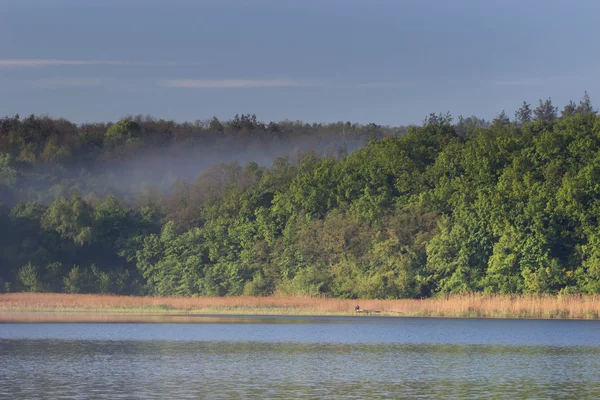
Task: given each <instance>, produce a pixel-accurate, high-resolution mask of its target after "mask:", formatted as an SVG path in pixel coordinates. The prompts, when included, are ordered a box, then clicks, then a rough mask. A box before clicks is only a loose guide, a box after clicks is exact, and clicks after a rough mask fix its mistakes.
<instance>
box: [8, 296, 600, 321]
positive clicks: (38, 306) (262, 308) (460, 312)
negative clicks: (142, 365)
mask: <svg viewBox="0 0 600 400" xmlns="http://www.w3.org/2000/svg"><path fill="white" fill-rule="evenodd" d="M356 305H359V306H360V308H361V310H362V311H363V312H361V313H359V314H357V313H356V312H355V311H354V307H355V306H356ZM0 312H1V313H2V315H4V316H5V317H4V319H5V320H6V319H7V318H8V317H6V316H7V315H10V313H13V312H40V313H111V314H114V313H117V314H179V315H181V314H204V315H211V314H213V315H214V314H231V315H233V314H236V315H386V316H409V317H480V318H545V319H599V318H600V296H579V295H563V296H549V295H540V296H537V295H514V296H513V295H491V296H490V295H482V294H469V295H458V296H451V297H445V298H436V299H423V300H410V299H405V300H346V299H328V298H305V297H134V296H113V295H87V294H55V293H8V294H0Z"/></svg>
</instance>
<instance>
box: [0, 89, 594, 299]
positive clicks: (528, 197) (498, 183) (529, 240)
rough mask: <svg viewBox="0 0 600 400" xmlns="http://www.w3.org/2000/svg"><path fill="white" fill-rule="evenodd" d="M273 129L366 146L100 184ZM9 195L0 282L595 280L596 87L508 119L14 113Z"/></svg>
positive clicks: (244, 284)
mask: <svg viewBox="0 0 600 400" xmlns="http://www.w3.org/2000/svg"><path fill="white" fill-rule="evenodd" d="M274 137H277V138H278V139H276V140H283V141H284V143H285V141H286V140H292V139H290V138H294V140H295V139H296V138H303V139H306V140H308V139H309V138H313V139H314V138H315V137H319V138H320V139H319V140H320V141H319V142H315V143H319V145H323V144H327V143H336V144H337V143H339V141H338V139H339V138H340V137H356V138H360V139H361V140H363V141H364V142H365V143H366V145H364V146H363V147H360V148H358V149H356V150H354V151H349V152H348V151H344V149H343V148H342V149H335V148H332V149H331V151H322V150H323V149H322V148H321V149H315V151H309V150H308V149H303V151H301V152H298V153H296V154H294V155H290V156H286V157H277V158H273V161H272V163H271V165H270V166H264V165H261V164H259V163H257V162H246V163H244V164H241V163H239V162H235V161H232V162H227V163H216V164H214V165H212V166H211V167H209V168H204V169H203V170H202V172H201V173H200V174H199V175H198V176H197V177H196V179H195V180H179V181H175V182H174V183H173V184H172V186H171V188H170V190H168V191H165V190H163V189H159V188H156V187H152V186H149V187H146V188H145V189H144V190H139V191H135V192H133V193H127V192H126V191H125V192H123V191H120V192H119V191H116V192H112V194H107V192H110V189H109V188H104V189H102V191H95V190H94V188H95V186H94V184H93V182H90V181H93V178H94V174H93V173H91V172H90V171H95V170H96V169H98V168H99V169H100V170H101V169H102V168H109V167H110V165H111V164H115V163H119V162H120V161H121V160H123V159H126V160H127V159H132V158H134V159H135V158H136V157H140V156H144V155H150V156H153V155H156V154H159V153H160V152H165V151H171V149H173V148H190V147H191V148H195V147H200V148H201V147H209V148H210V149H211V151H218V146H216V145H215V143H220V142H219V141H220V140H226V139H227V138H235V141H237V142H243V143H244V144H245V145H246V146H248V147H252V146H254V147H260V146H261V145H265V143H267V142H269V143H270V142H271V141H273V140H274ZM223 143H232V142H231V141H225V142H223ZM215 146H216V147H215ZM73 171H78V172H73ZM67 186H68V187H69V188H70V189H69V193H68V195H64V191H65V190H64V187H67ZM78 188H79V189H80V190H79V191H78V190H77V189H78ZM0 199H2V202H3V203H4V205H3V206H2V207H0V249H1V251H0V289H1V290H3V291H56V292H69V293H124V294H160V295H184V296H191V295H216V296H223V295H241V294H246V295H269V294H272V293H276V292H277V293H282V294H288V295H329V296H333V297H342V298H418V297H428V296H436V295H439V294H446V293H461V292H478V291H483V292H488V293H598V292H599V291H600V117H599V116H598V115H597V112H596V110H595V109H594V108H593V107H592V104H591V101H590V98H589V96H588V94H587V93H586V94H585V95H584V98H583V99H582V100H581V101H580V102H579V103H574V102H570V103H569V104H568V105H567V106H565V107H564V109H563V110H562V111H561V112H560V115H559V111H558V109H557V108H556V107H555V106H554V105H553V104H552V102H551V100H550V99H547V100H540V101H539V104H538V105H537V106H536V107H535V108H534V107H533V106H532V105H530V104H527V103H523V105H522V106H521V107H520V108H519V110H517V112H516V113H515V116H514V118H513V119H512V120H511V119H510V118H509V117H508V116H507V114H506V113H505V112H501V113H499V114H498V115H497V116H496V118H494V119H493V121H491V122H487V121H484V120H481V119H478V118H476V117H470V118H463V117H459V118H458V121H456V122H454V120H453V119H452V117H451V116H450V115H448V114H431V115H430V116H429V117H428V118H426V119H425V121H424V122H423V124H422V126H411V127H408V128H405V127H399V128H391V127H382V126H378V125H374V124H370V125H358V124H350V123H339V124H330V125H319V124H313V125H308V124H302V123H299V122H280V123H273V122H271V123H268V124H265V123H262V122H259V121H257V119H256V117H255V116H251V115H242V116H236V117H235V118H234V119H232V120H230V121H224V122H221V121H219V120H217V119H213V120H210V121H205V122H198V123H194V124H177V123H174V122H172V121H171V122H169V121H162V120H161V121H156V120H153V119H150V118H141V117H137V118H127V119H124V120H122V121H119V122H117V123H115V124H92V125H90V124H84V125H79V126H78V125H75V124H72V123H69V122H68V121H64V120H54V119H50V118H45V117H44V118H39V117H34V116H31V117H28V118H25V119H21V118H19V117H18V116H15V117H12V118H5V119H3V120H2V121H0ZM32 199H42V200H39V201H32Z"/></svg>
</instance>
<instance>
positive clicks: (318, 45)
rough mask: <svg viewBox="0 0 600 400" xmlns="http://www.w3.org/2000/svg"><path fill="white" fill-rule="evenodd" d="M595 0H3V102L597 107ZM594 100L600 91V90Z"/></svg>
mask: <svg viewBox="0 0 600 400" xmlns="http://www.w3.org/2000/svg"><path fill="white" fill-rule="evenodd" d="M599 12H600V2H599V1H597V0H577V1H567V0H539V1H537V0H536V1H534V0H530V1H527V0H498V1H496V0H447V1H442V0H438V1H434V0H418V1H416V0H415V1H401V0H387V1H383V0H363V1H353V0H295V1H292V0H252V1H251V0H207V1H200V0H197V1H191V0H102V1H101V0H95V1H91V0H89V1H88V0H0V16H1V23H0V115H13V114H15V113H19V114H21V115H25V114H30V113H36V114H48V115H51V116H54V117H66V118H69V119H71V120H74V121H76V122H84V121H104V120H116V119H118V118H120V117H122V116H124V115H126V114H151V115H153V116H155V117H161V118H166V119H171V118H172V119H176V120H180V121H181V120H190V121H194V120H196V119H206V118H210V117H212V116H213V115H216V116H217V117H219V118H226V119H228V118H231V117H232V116H233V115H234V114H236V113H256V114H257V116H258V117H259V119H261V120H281V119H293V120H296V119H300V120H304V121H308V122H313V121H322V122H330V121H338V120H344V121H346V120H351V121H356V122H363V123H367V122H376V123H380V124H406V123H417V122H420V121H422V120H423V118H424V117H425V116H426V115H427V114H429V113H430V112H446V111H450V112H451V113H452V114H453V115H455V116H458V115H460V114H463V115H472V114H476V115H478V116H479V117H483V118H486V119H491V118H493V117H494V115H495V114H496V113H498V112H499V111H502V110H503V109H506V111H507V112H508V113H509V115H511V116H512V114H513V112H514V110H515V108H517V107H518V106H519V104H520V103H521V102H522V101H523V100H527V101H528V102H530V103H534V102H536V101H537V99H538V98H540V97H544V98H545V97H552V99H553V101H554V103H555V104H556V105H559V106H560V107H561V109H562V106H563V105H564V104H565V103H566V102H568V100H570V99H573V100H577V101H578V100H579V99H580V98H581V96H582V95H583V92H584V90H588V91H589V92H590V94H591V97H592V101H593V102H594V103H595V105H596V106H599V105H600V79H599V78H600V52H598V51H597V42H598V38H600V24H598V15H600V14H599ZM594 100H595V101H594Z"/></svg>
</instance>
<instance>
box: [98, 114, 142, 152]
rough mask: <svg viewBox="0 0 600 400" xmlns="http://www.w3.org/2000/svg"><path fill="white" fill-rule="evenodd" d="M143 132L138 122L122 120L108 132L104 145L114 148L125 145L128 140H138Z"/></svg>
mask: <svg viewBox="0 0 600 400" xmlns="http://www.w3.org/2000/svg"><path fill="white" fill-rule="evenodd" d="M141 130H142V129H141V127H140V125H139V124H138V123H137V122H134V121H131V120H127V119H124V120H121V121H119V122H117V123H116V124H114V125H112V126H111V127H110V128H108V129H107V130H106V135H105V136H104V145H105V146H108V147H112V146H116V145H118V144H122V143H125V142H126V141H128V140H131V139H134V138H138V137H139V136H140V133H141Z"/></svg>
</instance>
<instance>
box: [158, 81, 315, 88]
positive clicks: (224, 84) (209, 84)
mask: <svg viewBox="0 0 600 400" xmlns="http://www.w3.org/2000/svg"><path fill="white" fill-rule="evenodd" d="M160 85H161V86H164V87H168V88H183V89H257V88H275V87H301V86H313V85H314V84H312V83H311V82H302V81H295V80H289V79H221V80H205V79H173V80H166V81H161V82H160Z"/></svg>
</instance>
